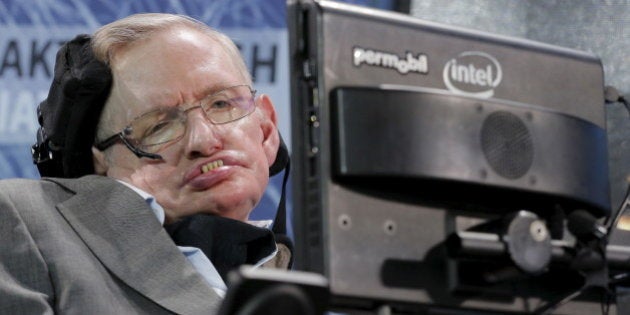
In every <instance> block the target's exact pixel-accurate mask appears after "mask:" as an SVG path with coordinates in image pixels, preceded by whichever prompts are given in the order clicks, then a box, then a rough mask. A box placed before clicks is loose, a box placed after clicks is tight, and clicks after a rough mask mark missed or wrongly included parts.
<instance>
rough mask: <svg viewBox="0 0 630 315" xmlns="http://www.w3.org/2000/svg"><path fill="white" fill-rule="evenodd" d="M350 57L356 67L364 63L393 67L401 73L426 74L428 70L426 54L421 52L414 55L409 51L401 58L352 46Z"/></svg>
mask: <svg viewBox="0 0 630 315" xmlns="http://www.w3.org/2000/svg"><path fill="white" fill-rule="evenodd" d="M352 57H353V58H352V60H353V63H354V65H355V66H357V67H358V66H360V65H361V64H364V63H365V64H367V65H370V66H375V67H382V68H390V69H395V70H397V71H398V72H400V73H402V74H406V73H408V72H417V73H422V74H426V73H428V72H429V70H428V62H427V55H425V54H421V53H420V54H418V55H417V56H416V57H414V55H413V54H412V53H411V52H407V54H406V56H405V57H406V58H404V57H403V58H401V57H399V56H398V55H396V54H392V53H389V52H384V51H378V50H372V49H364V48H360V47H354V49H353V51H352Z"/></svg>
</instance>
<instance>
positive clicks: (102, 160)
mask: <svg viewBox="0 0 630 315" xmlns="http://www.w3.org/2000/svg"><path fill="white" fill-rule="evenodd" d="M92 164H93V165H94V173H96V174H98V175H106V174H107V170H108V169H109V164H108V163H107V158H106V157H105V152H103V151H101V150H99V149H97V148H95V147H92Z"/></svg>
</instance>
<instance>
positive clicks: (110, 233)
mask: <svg viewBox="0 0 630 315" xmlns="http://www.w3.org/2000/svg"><path fill="white" fill-rule="evenodd" d="M50 180H52V181H54V182H57V183H58V184H60V185H62V186H64V187H66V188H68V189H70V190H72V191H74V192H76V194H75V195H74V196H73V197H71V198H69V199H68V200H66V201H64V202H62V203H60V204H58V205H57V209H58V210H59V211H60V212H61V214H62V215H63V216H64V217H65V219H66V220H67V221H68V223H69V224H70V225H71V226H72V227H73V228H74V230H75V231H76V233H77V234H78V235H79V236H80V237H81V239H83V241H84V242H85V243H86V244H87V246H88V247H89V248H90V249H91V250H92V252H93V253H94V255H95V256H96V257H98V259H99V260H100V261H101V263H102V264H103V265H104V266H105V267H106V268H107V269H108V270H110V271H111V272H112V273H113V274H115V275H116V276H117V277H118V278H119V279H120V280H121V281H123V282H125V283H126V284H127V285H129V286H130V287H132V288H133V289H135V290H136V291H138V292H140V293H141V294H143V295H144V296H146V297H147V298H149V299H151V300H153V301H155V302H156V303H158V304H160V305H161V306H163V307H164V308H166V309H168V310H170V311H172V312H175V313H179V314H198V313H206V314H207V313H209V311H211V310H217V309H218V306H219V304H220V302H221V299H220V298H219V297H218V295H217V294H216V293H215V292H214V291H213V290H212V289H211V288H210V287H209V286H208V285H207V283H206V282H205V280H204V279H203V278H202V277H201V275H199V273H197V272H196V271H195V269H194V268H193V267H192V265H191V264H190V263H189V262H188V261H187V260H186V258H185V257H184V256H183V255H182V254H181V252H180V251H179V250H178V248H177V247H176V246H175V244H174V243H173V241H172V240H171V239H170V237H169V236H168V234H167V233H166V231H165V230H164V228H163V227H162V226H161V225H160V224H159V222H158V220H157V218H156V217H155V215H154V214H153V212H152V211H151V209H150V208H149V207H148V205H147V204H146V202H145V201H144V199H142V198H141V197H140V196H138V195H137V194H136V193H135V192H133V191H132V190H131V189H129V188H127V187H125V186H124V185H122V184H120V183H118V182H116V181H115V180H113V179H110V178H107V177H102V176H86V177H82V178H80V179H78V180H63V179H50Z"/></svg>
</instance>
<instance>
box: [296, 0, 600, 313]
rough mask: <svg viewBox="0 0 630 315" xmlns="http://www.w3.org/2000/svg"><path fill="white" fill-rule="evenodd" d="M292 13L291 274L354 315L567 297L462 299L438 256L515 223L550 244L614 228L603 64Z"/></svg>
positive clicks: (557, 291) (576, 307) (472, 38)
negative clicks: (572, 233)
mask: <svg viewBox="0 0 630 315" xmlns="http://www.w3.org/2000/svg"><path fill="white" fill-rule="evenodd" d="M288 8H289V17H288V18H289V31H290V34H289V35H290V37H289V38H290V50H291V66H292V67H291V76H292V83H291V84H292V86H291V91H292V139H293V143H292V155H293V161H294V163H293V164H294V166H295V168H294V169H295V171H294V173H293V184H294V189H293V192H294V195H293V208H294V230H295V238H296V242H297V244H296V250H297V257H296V266H297V268H298V269H303V270H308V271H316V272H320V273H322V274H324V275H326V276H327V277H328V278H329V281H330V287H331V290H332V293H333V295H334V296H335V297H336V301H337V303H338V304H339V305H347V306H351V307H358V308H361V307H366V308H370V307H373V306H374V305H377V304H379V303H387V304H392V305H407V306H411V307H417V308H418V309H420V310H427V309H440V308H445V309H450V310H453V311H454V310H458V309H460V310H480V311H495V312H499V313H506V312H529V311H531V310H533V309H535V308H536V306H537V305H541V304H544V303H545V302H546V301H548V300H550V299H552V298H553V297H555V296H557V295H561V294H562V292H564V291H566V290H569V289H570V287H571V286H574V285H575V284H574V283H557V282H558V281H556V280H557V279H556V278H553V277H551V278H549V279H547V278H544V279H542V280H541V279H537V280H536V281H533V282H532V281H528V282H525V283H524V284H523V285H518V284H517V285H516V287H517V288H515V285H514V283H510V284H509V285H507V286H496V287H494V288H480V287H477V286H475V284H474V283H473V284H472V285H470V283H465V281H464V280H462V275H461V270H460V269H458V268H459V267H458V266H457V264H456V263H454V262H453V261H452V260H451V259H449V258H448V257H447V255H446V254H445V249H444V241H445V240H446V238H447V237H448V236H449V235H451V234H453V233H454V232H457V231H462V230H466V229H469V228H471V227H474V226H477V225H479V224H482V223H484V222H489V221H492V220H497V219H501V218H502V217H503V216H505V215H508V214H509V213H512V212H515V211H518V210H528V211H532V212H534V213H536V214H537V215H538V216H539V217H541V218H542V219H544V220H545V221H546V222H547V224H548V225H550V230H551V231H552V233H553V235H554V237H558V238H562V237H564V234H563V233H562V227H559V228H558V227H557V226H556V227H554V226H553V225H554V224H556V225H557V223H558V222H560V224H562V223H561V222H562V221H561V219H559V220H560V221H557V222H556V220H557V218H558V217H562V216H563V214H565V213H567V212H570V211H572V210H575V209H585V210H587V211H588V212H590V213H592V214H593V215H594V216H596V217H605V216H608V215H610V200H609V186H608V164H607V147H606V143H607V142H606V129H605V112H604V107H603V104H604V96H603V70H602V66H601V63H600V61H599V59H597V58H596V57H594V56H592V55H590V54H587V53H584V52H579V51H575V50H570V49H566V48H561V47H556V46H552V45H547V44H542V43H538V42H533V41H528V40H522V39H516V38H509V37H505V36H497V35H492V34H488V33H482V32H475V31H471V30H466V29H462V28H457V27H451V26H445V25H441V24H437V23H432V22H427V21H423V20H418V19H415V18H411V17H408V16H405V15H402V14H397V13H391V12H384V11H379V10H373V9H367V8H363V7H357V6H352V5H347V4H341V3H336V2H331V1H324V0H322V1H314V2H313V1H298V0H290V1H289V2H288ZM467 272H469V271H467ZM541 281H542V282H541ZM545 281H547V282H545ZM473 282H474V281H473ZM541 283H542V284H541ZM550 283H551V284H550ZM553 283H555V284H553ZM598 302H599V301H598ZM401 307H402V306H401ZM564 310H565V312H566V313H568V314H582V313H583V314H595V313H597V312H599V311H600V305H599V303H595V302H593V301H590V300H588V299H586V300H577V301H575V302H572V303H570V304H568V305H566V306H565V309H564Z"/></svg>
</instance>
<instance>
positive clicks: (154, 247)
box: [0, 176, 221, 314]
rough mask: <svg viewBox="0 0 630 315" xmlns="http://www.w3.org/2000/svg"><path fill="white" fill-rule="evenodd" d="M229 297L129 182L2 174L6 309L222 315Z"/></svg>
mask: <svg viewBox="0 0 630 315" xmlns="http://www.w3.org/2000/svg"><path fill="white" fill-rule="evenodd" d="M220 301H221V300H220V298H219V297H218V296H217V295H216V293H215V292H214V291H213V290H212V289H211V288H210V286H208V285H207V283H206V282H205V280H204V279H203V278H202V277H201V275H199V274H198V273H197V272H196V271H195V269H194V268H193V266H192V265H191V264H190V263H189V262H188V261H187V260H186V258H185V257H184V256H183V255H182V254H181V253H180V251H179V250H178V248H177V247H176V245H175V244H174V243H173V241H172V240H171V239H170V237H169V236H168V234H167V233H166V232H165V230H164V229H163V228H162V226H160V224H159V222H158V220H157V218H156V217H155V215H154V214H153V213H152V211H151V209H150V208H149V207H148V205H147V204H146V202H145V201H144V200H143V199H142V198H141V197H140V196H138V195H137V194H136V193H135V192H133V191H132V190H131V189H129V188H127V187H126V186H124V185H122V184H120V183H118V182H116V181H115V180H112V179H110V178H106V177H102V176H86V177H82V178H80V179H47V180H42V181H36V180H24V179H14V180H3V181H0V314H53V313H59V314H172V313H177V314H213V313H215V311H216V309H217V308H218V305H219V304H220Z"/></svg>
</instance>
